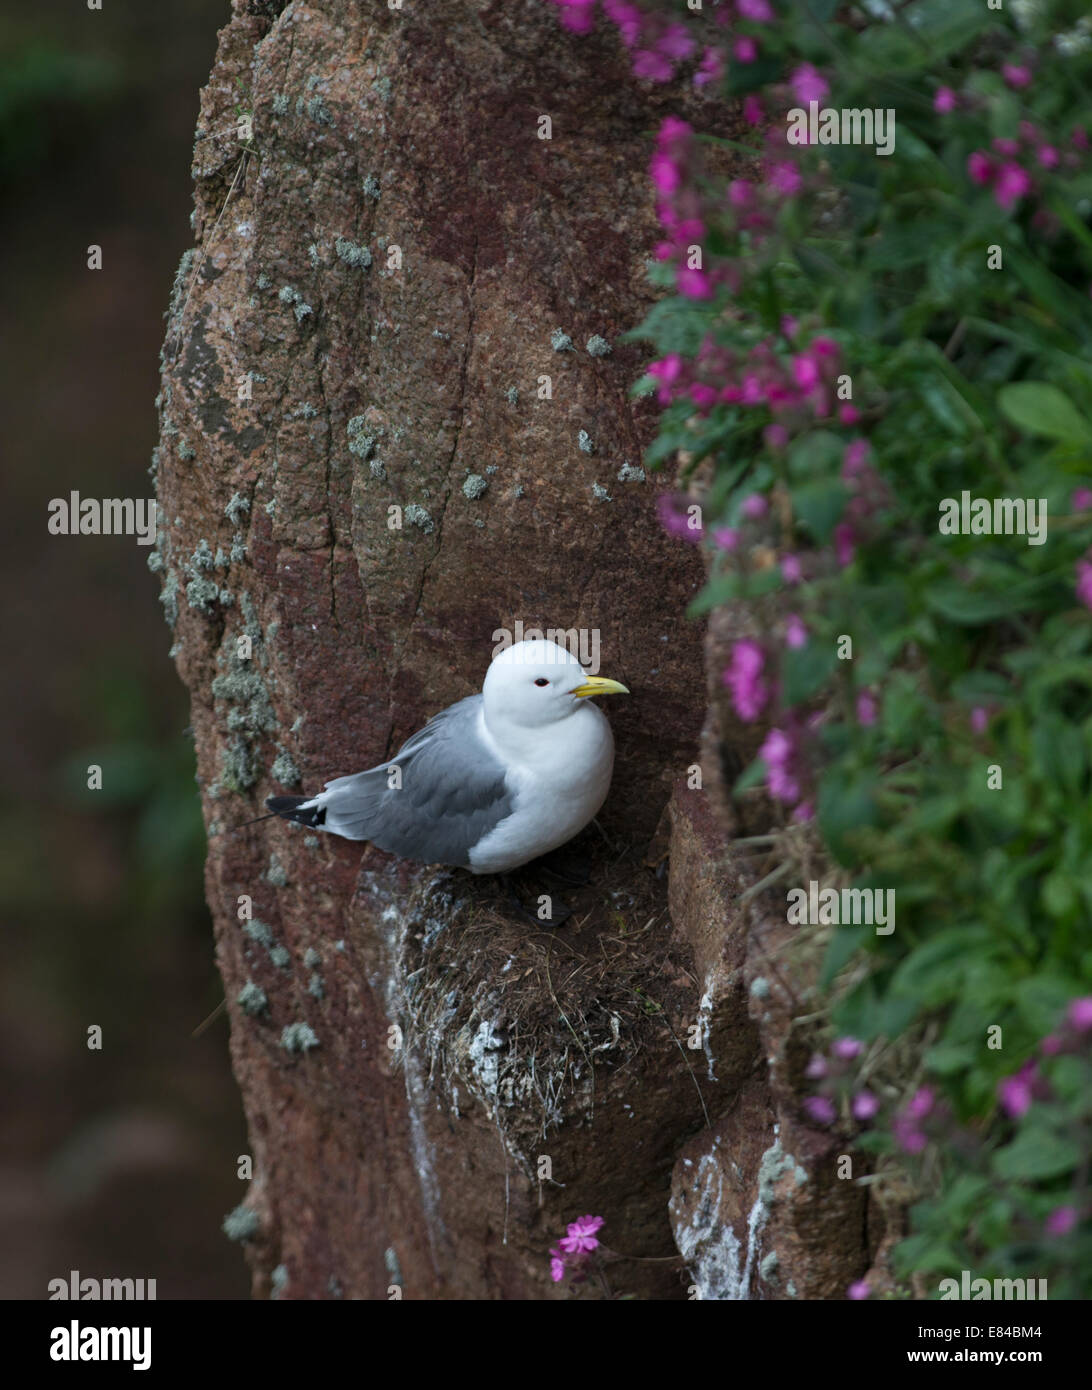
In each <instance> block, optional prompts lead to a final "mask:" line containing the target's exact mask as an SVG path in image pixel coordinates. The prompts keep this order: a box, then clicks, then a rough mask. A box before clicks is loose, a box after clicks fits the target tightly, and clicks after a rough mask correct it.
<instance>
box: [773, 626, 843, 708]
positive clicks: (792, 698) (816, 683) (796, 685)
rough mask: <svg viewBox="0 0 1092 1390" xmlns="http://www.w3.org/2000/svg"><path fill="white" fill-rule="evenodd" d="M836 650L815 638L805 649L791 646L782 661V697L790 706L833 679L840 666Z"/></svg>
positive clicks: (812, 693) (806, 644)
mask: <svg viewBox="0 0 1092 1390" xmlns="http://www.w3.org/2000/svg"><path fill="white" fill-rule="evenodd" d="M837 660H838V659H837V656H836V655H835V653H834V649H833V648H832V647H831V646H830V645H829V644H827V643H825V642H820V641H817V640H816V639H815V638H814V637H813V638H811V639H810V640H809V641H808V642H806V643H805V644H804V646H802V647H789V648H788V649H787V650H786V652H785V655H784V656H783V657H782V658H781V683H782V698H783V700H784V702H785V704H787V705H798V704H800V703H801V702H802V701H803V700H807V699H808V698H809V697H810V696H812V695H814V694H815V693H816V691H818V690H821V689H822V688H823V686H824V685H825V684H826V683H827V681H828V680H829V679H830V675H831V672H832V671H833V670H834V668H835V666H836V665H837Z"/></svg>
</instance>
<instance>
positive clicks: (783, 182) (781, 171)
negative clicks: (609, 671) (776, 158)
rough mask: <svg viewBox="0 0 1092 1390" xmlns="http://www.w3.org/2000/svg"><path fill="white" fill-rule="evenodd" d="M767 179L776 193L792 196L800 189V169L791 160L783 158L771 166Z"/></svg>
mask: <svg viewBox="0 0 1092 1390" xmlns="http://www.w3.org/2000/svg"><path fill="white" fill-rule="evenodd" d="M766 181H767V183H768V184H769V185H770V187H771V188H772V189H773V190H774V191H775V192H776V193H781V194H784V196H785V197H786V198H791V197H793V196H794V195H795V194H796V193H798V192H799V191H800V182H801V180H800V170H799V169H798V168H797V167H796V165H795V164H793V163H791V162H790V161H787V160H782V161H781V162H780V163H778V164H774V165H773V166H772V167H771V168H770V171H769V173H768V174H767V175H766Z"/></svg>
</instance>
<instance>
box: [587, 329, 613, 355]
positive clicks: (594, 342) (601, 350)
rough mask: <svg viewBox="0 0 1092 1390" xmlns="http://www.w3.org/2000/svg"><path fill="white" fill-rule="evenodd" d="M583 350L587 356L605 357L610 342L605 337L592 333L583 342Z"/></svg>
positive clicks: (609, 348) (609, 347)
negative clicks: (585, 341)
mask: <svg viewBox="0 0 1092 1390" xmlns="http://www.w3.org/2000/svg"><path fill="white" fill-rule="evenodd" d="M585 350H586V351H587V353H588V355H589V357H606V355H607V353H609V352H610V351H611V346H610V343H608V342H607V340H606V338H603V337H600V335H599V334H598V333H593V334H592V335H591V337H590V338H589V339H588V341H587V343H586V344H585Z"/></svg>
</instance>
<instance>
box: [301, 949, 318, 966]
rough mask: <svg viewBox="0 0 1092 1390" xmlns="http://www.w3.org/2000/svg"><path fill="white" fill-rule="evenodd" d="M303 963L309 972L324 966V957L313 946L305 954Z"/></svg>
mask: <svg viewBox="0 0 1092 1390" xmlns="http://www.w3.org/2000/svg"><path fill="white" fill-rule="evenodd" d="M303 963H304V965H306V966H307V968H308V970H315V969H316V968H317V967H318V966H320V965H321V964H322V957H321V956H320V955H319V953H318V952H317V951H316V950H315V948H314V947H313V946H308V948H307V950H306V951H305V952H304V953H303Z"/></svg>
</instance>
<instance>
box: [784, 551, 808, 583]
mask: <svg viewBox="0 0 1092 1390" xmlns="http://www.w3.org/2000/svg"><path fill="white" fill-rule="evenodd" d="M803 577H804V570H803V567H802V566H801V564H800V558H799V556H797V555H786V556H784V558H783V559H782V561H781V578H782V579H783V580H784V581H785V583H786V584H799V583H800V581H801V580H802V579H803Z"/></svg>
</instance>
